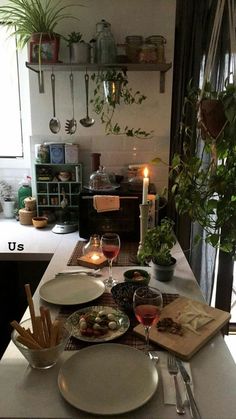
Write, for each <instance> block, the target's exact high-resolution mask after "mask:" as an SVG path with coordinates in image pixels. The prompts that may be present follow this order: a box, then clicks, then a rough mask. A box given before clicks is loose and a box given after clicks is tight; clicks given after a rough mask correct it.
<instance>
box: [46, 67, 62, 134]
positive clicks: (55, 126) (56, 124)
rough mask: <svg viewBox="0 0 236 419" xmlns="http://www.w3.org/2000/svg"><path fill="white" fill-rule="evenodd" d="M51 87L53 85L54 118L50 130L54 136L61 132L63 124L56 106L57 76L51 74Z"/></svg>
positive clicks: (50, 122) (51, 120) (50, 123)
mask: <svg viewBox="0 0 236 419" xmlns="http://www.w3.org/2000/svg"><path fill="white" fill-rule="evenodd" d="M51 85H52V105H53V117H52V118H51V119H50V121H49V128H50V130H51V132H53V134H57V133H58V132H59V131H60V128H61V123H60V121H59V119H58V118H56V106H55V75H54V74H53V73H52V74H51Z"/></svg>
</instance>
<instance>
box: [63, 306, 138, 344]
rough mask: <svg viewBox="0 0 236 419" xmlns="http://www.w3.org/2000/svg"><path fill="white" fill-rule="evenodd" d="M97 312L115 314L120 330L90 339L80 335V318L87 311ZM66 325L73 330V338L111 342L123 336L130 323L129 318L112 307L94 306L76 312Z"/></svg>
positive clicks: (95, 341)
mask: <svg viewBox="0 0 236 419" xmlns="http://www.w3.org/2000/svg"><path fill="white" fill-rule="evenodd" d="M91 310H96V311H101V310H103V311H104V312H105V313H106V314H108V313H112V314H115V315H116V316H118V317H117V320H118V323H119V328H118V329H117V330H109V331H108V333H106V334H105V335H104V336H100V337H88V336H84V335H82V334H81V333H80V329H79V319H80V316H81V315H82V314H83V313H86V312H87V311H91ZM66 324H68V325H69V329H70V330H71V334H72V336H74V337H75V338H77V339H80V340H83V341H84V342H93V343H98V342H108V341H109V340H113V339H116V338H118V337H119V336H122V335H123V334H124V333H125V332H126V331H127V330H128V328H129V326H130V321H129V317H128V316H127V315H126V314H124V313H122V312H121V311H120V310H116V309H115V308H112V307H107V306H92V307H85V308H81V309H80V310H77V311H75V312H74V313H73V314H71V316H70V317H68V319H67V321H66Z"/></svg>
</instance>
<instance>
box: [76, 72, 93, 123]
mask: <svg viewBox="0 0 236 419" xmlns="http://www.w3.org/2000/svg"><path fill="white" fill-rule="evenodd" d="M84 79H85V93H86V117H85V118H82V119H81V120H80V121H79V122H80V123H81V125H83V127H85V128H89V127H91V126H92V125H93V124H94V122H95V120H94V119H93V118H90V117H89V114H88V90H89V76H88V74H87V73H86V74H85V76H84Z"/></svg>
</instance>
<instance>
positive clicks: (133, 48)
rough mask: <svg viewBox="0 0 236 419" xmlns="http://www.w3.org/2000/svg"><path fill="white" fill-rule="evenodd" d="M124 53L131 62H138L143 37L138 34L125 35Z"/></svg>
mask: <svg viewBox="0 0 236 419" xmlns="http://www.w3.org/2000/svg"><path fill="white" fill-rule="evenodd" d="M125 40H126V55H127V58H128V61H129V62H131V63H138V61H139V52H140V49H141V46H142V43H143V37H142V36H140V35H130V36H126V38H125Z"/></svg>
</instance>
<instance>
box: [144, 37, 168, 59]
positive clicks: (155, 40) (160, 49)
mask: <svg viewBox="0 0 236 419" xmlns="http://www.w3.org/2000/svg"><path fill="white" fill-rule="evenodd" d="M145 42H146V43H147V44H154V45H156V53H157V62H158V63H165V62H166V59H165V44H166V39H165V38H164V36H162V35H151V36H149V37H148V38H146V40H145Z"/></svg>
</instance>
